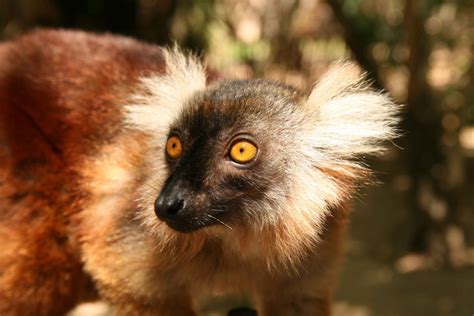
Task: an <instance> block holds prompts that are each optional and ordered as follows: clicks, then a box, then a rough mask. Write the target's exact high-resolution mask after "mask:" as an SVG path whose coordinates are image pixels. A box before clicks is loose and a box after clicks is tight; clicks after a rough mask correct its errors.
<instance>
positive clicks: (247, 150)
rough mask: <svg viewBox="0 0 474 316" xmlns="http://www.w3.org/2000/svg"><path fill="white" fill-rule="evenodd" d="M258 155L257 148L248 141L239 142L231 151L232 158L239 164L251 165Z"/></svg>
mask: <svg viewBox="0 0 474 316" xmlns="http://www.w3.org/2000/svg"><path fill="white" fill-rule="evenodd" d="M256 155H257V147H256V146H255V145H254V144H252V143H251V142H249V141H247V140H240V141H237V142H236V143H234V144H233V145H232V148H231V149H230V158H231V159H232V160H233V161H234V162H237V163H240V164H244V163H249V162H250V161H252V159H254V158H255V156H256Z"/></svg>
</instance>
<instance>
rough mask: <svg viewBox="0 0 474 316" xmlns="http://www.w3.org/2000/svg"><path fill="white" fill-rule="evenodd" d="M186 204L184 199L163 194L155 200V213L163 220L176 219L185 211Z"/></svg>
mask: <svg viewBox="0 0 474 316" xmlns="http://www.w3.org/2000/svg"><path fill="white" fill-rule="evenodd" d="M185 206H186V202H185V201H184V199H182V198H179V197H176V196H165V195H163V194H162V195H160V196H159V197H158V198H157V199H156V201H155V214H156V216H158V218H160V219H162V220H169V219H174V218H176V217H177V216H179V215H180V213H182V212H183V210H184V207H185Z"/></svg>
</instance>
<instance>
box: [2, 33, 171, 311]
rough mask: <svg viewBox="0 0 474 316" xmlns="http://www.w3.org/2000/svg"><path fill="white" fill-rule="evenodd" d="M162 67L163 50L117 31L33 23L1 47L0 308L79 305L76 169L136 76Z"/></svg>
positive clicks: (104, 139)
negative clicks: (40, 26) (113, 33)
mask: <svg viewBox="0 0 474 316" xmlns="http://www.w3.org/2000/svg"><path fill="white" fill-rule="evenodd" d="M44 48H47V49H44ZM164 69H165V67H164V64H163V60H162V56H161V50H160V48H158V47H156V46H151V45H146V44H142V43H139V42H136V41H133V40H130V39H125V38H120V37H114V36H95V35H87V34H85V33H81V32H62V31H37V32H34V33H31V34H29V35H26V36H24V37H21V38H19V39H17V40H16V41H15V42H13V43H6V44H2V46H0V162H1V165H0V197H1V198H0V240H1V249H0V315H30V314H31V315H56V314H63V313H65V312H66V311H67V310H69V309H70V308H71V307H73V306H74V305H75V304H76V303H77V301H78V300H79V298H80V296H81V295H82V294H83V293H82V292H83V289H84V287H85V286H86V285H87V284H88V278H87V277H86V275H85V274H84V273H83V272H82V263H81V258H80V251H79V247H78V235H77V233H78V232H77V230H76V227H77V223H75V222H74V219H73V216H74V215H75V214H78V213H79V212H80V211H81V208H82V205H83V204H84V201H85V200H86V199H88V195H89V192H85V191H84V190H83V188H81V186H80V183H79V182H80V181H81V179H80V178H79V177H78V174H79V173H80V171H79V170H78V168H79V166H80V165H81V164H82V163H83V161H84V160H85V157H88V156H90V155H92V154H94V153H95V152H96V151H97V150H98V149H99V148H101V146H105V145H106V144H108V143H110V142H111V139H112V138H113V137H114V136H115V134H116V133H117V131H118V129H119V128H120V126H119V125H120V123H119V120H120V117H119V113H118V111H117V107H118V106H119V105H122V104H123V103H124V102H125V101H124V100H125V98H126V96H127V95H128V94H129V93H130V92H131V89H133V85H134V84H135V83H136V80H137V77H138V76H139V75H143V74H146V73H147V72H150V71H153V72H158V73H160V72H163V71H164Z"/></svg>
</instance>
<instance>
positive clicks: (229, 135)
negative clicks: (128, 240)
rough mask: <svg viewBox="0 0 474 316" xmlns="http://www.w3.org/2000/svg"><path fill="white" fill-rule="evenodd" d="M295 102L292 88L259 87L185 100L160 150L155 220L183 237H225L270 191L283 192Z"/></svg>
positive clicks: (220, 89)
mask: <svg viewBox="0 0 474 316" xmlns="http://www.w3.org/2000/svg"><path fill="white" fill-rule="evenodd" d="M300 101H301V96H300V95H299V93H298V92H297V91H296V90H294V89H293V88H290V87H287V86H285V85H282V84H279V83H276V82H271V81H263V80H254V81H229V82H225V83H221V84H219V85H217V86H215V87H212V88H210V89H209V90H207V91H205V92H204V93H202V94H199V95H197V96H195V97H194V98H193V99H191V100H190V102H189V104H188V105H187V106H185V107H184V108H183V111H182V113H181V115H180V116H179V118H178V119H177V120H176V121H175V122H174V123H173V124H172V125H171V127H170V130H169V134H168V139H167V143H166V145H165V146H163V147H164V152H163V153H162V154H163V155H165V159H166V162H167V171H168V174H167V179H166V180H165V183H164V185H163V187H162V190H161V192H160V194H159V196H158V197H157V198H156V201H155V213H156V215H157V216H158V218H159V219H161V220H163V221H165V222H166V223H167V224H168V226H170V227H171V228H173V229H175V230H178V231H182V232H188V231H194V230H197V229H199V228H202V227H205V226H209V225H215V224H218V225H224V226H226V227H228V228H229V229H230V228H232V227H233V226H235V225H242V224H245V223H249V222H251V221H252V220H251V219H250V220H249V217H250V218H251V217H252V216H255V217H258V213H259V207H260V206H261V205H262V204H271V203H275V202H277V201H275V197H276V196H277V195H279V194H277V193H276V191H278V192H280V193H281V194H284V192H287V191H288V188H287V187H288V183H287V180H288V179H287V171H288V170H289V168H288V167H287V165H288V164H291V163H294V162H293V161H292V150H295V149H296V147H297V139H296V137H295V136H292V134H293V133H294V132H295V131H294V127H295V126H298V125H300V124H299V122H297V120H298V118H299V117H301V116H300V115H296V114H295V113H297V112H298V111H300V112H301V109H299V107H300V104H299V103H300ZM281 194H280V195H281ZM281 198H282V199H284V196H281ZM262 212H263V210H262ZM265 216H268V214H265Z"/></svg>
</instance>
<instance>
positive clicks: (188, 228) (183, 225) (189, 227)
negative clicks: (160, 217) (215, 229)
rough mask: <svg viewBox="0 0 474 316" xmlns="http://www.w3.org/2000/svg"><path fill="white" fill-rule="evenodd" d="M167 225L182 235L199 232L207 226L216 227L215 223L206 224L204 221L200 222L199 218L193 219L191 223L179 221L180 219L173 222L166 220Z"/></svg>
mask: <svg viewBox="0 0 474 316" xmlns="http://www.w3.org/2000/svg"><path fill="white" fill-rule="evenodd" d="M164 222H165V223H166V225H168V226H169V227H170V228H171V229H174V230H176V231H178V232H181V233H192V232H194V231H197V230H199V229H202V228H204V227H207V226H211V225H214V224H215V223H209V222H204V221H202V220H199V219H197V218H194V219H192V220H191V221H188V220H181V219H180V220H178V219H176V220H175V219H173V220H170V219H168V220H165V221H164Z"/></svg>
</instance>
